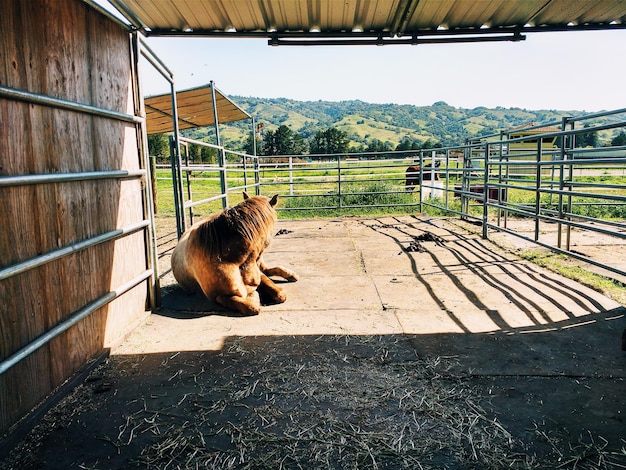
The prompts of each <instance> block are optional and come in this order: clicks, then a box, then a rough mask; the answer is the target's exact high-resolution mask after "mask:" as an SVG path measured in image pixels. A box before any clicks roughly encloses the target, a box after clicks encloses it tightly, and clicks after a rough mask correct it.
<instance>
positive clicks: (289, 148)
mask: <svg viewBox="0 0 626 470" xmlns="http://www.w3.org/2000/svg"><path fill="white" fill-rule="evenodd" d="M350 144H351V141H350V139H349V137H348V134H347V133H346V132H344V131H342V130H339V129H337V128H335V127H329V128H327V129H326V130H323V131H317V132H316V133H315V134H314V135H313V136H312V137H311V138H310V139H308V140H307V139H305V138H303V137H302V136H301V135H300V134H299V133H298V132H295V131H292V130H291V129H290V128H289V127H287V126H285V125H281V126H279V127H278V128H277V129H276V130H275V131H272V130H266V131H265V132H263V135H262V138H261V139H260V140H259V141H257V142H256V153H257V155H304V154H334V153H348V152H350V153H365V152H389V151H394V150H395V151H415V150H420V149H431V148H439V147H442V144H441V143H440V142H437V141H434V140H432V139H428V140H426V141H425V142H422V141H421V140H419V139H412V138H410V137H409V136H405V137H404V138H403V139H402V140H401V141H400V143H399V144H398V145H396V146H395V148H394V147H393V144H391V143H390V142H382V141H380V140H378V139H372V140H371V141H369V142H368V143H367V144H358V145H354V144H353V145H350ZM611 145H612V146H622V145H626V133H624V131H623V130H622V131H620V133H619V134H617V135H616V136H615V137H614V138H613V139H612V140H611ZM148 146H149V149H150V155H153V156H156V157H157V159H158V160H159V161H164V160H167V159H168V158H169V142H168V138H167V136H166V135H165V134H156V135H151V136H148ZM576 146H577V147H599V146H600V145H599V142H598V136H597V134H596V133H595V132H589V133H581V134H578V136H577V137H576ZM185 151H186V152H188V154H189V157H190V159H191V160H193V161H194V162H206V163H215V162H216V161H217V151H216V150H215V149H213V148H209V147H204V146H198V145H189V146H188V148H187V149H186V150H185ZM243 151H244V152H246V153H248V154H253V152H254V141H253V137H252V136H250V137H248V139H247V141H246V143H245V145H244V148H243Z"/></svg>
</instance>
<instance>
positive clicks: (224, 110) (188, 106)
mask: <svg viewBox="0 0 626 470" xmlns="http://www.w3.org/2000/svg"><path fill="white" fill-rule="evenodd" d="M211 88H212V85H211V84H208V85H204V86H201V87H197V88H191V89H189V90H183V91H178V92H176V108H177V113H178V128H179V130H184V129H193V128H196V127H207V126H212V125H215V116H216V115H217V120H218V122H219V123H220V124H224V123H228V122H235V121H241V120H243V119H252V116H250V114H248V113H247V112H245V111H244V110H243V109H241V108H240V107H239V106H237V105H236V104H235V103H234V102H232V101H231V100H230V99H229V98H228V97H227V96H226V95H224V94H223V93H222V92H221V91H219V90H218V89H216V88H215V87H213V91H214V92H215V106H214V103H213V92H212V90H211ZM145 108H146V128H147V133H148V135H151V134H162V133H165V132H173V131H174V114H173V112H172V94H171V93H166V94H163V95H157V96H149V97H147V98H146V99H145ZM216 111H217V113H216Z"/></svg>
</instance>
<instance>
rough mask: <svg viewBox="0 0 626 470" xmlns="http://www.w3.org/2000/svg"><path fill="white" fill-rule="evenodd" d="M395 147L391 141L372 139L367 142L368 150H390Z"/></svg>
mask: <svg viewBox="0 0 626 470" xmlns="http://www.w3.org/2000/svg"><path fill="white" fill-rule="evenodd" d="M392 149H393V144H392V143H391V142H383V141H381V140H379V139H372V140H370V141H369V142H368V143H367V148H366V149H365V151H366V152H389V151H390V150H392Z"/></svg>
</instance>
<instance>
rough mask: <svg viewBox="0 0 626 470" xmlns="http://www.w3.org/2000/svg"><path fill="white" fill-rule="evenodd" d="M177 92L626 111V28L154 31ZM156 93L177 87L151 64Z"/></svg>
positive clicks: (149, 89)
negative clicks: (486, 37) (318, 41)
mask: <svg viewBox="0 0 626 470" xmlns="http://www.w3.org/2000/svg"><path fill="white" fill-rule="evenodd" d="M147 43H148V44H149V45H150V47H151V48H152V49H153V50H154V51H155V53H157V55H158V56H159V57H160V58H161V59H162V60H163V61H164V62H165V63H166V64H167V65H168V67H169V68H170V70H172V71H173V72H174V77H175V81H176V89H177V90H183V89H186V88H192V87H196V86H200V85H204V84H206V83H209V81H211V80H213V81H214V82H215V85H216V87H217V88H219V89H220V90H221V91H222V92H223V93H225V94H226V95H230V96H232V95H239V96H254V97H260V98H281V97H282V98H291V99H296V100H303V101H317V100H324V101H342V100H362V101H366V102H369V103H398V104H412V105H418V106H427V105H431V104H433V103H434V102H437V101H445V102H446V103H448V104H449V105H452V106H455V107H458V108H475V107H478V106H486V107H489V108H492V107H496V106H502V107H505V108H509V107H519V108H526V109H532V110H539V109H554V110H578V111H587V112H593V111H600V110H604V109H607V110H612V109H619V108H626V60H625V57H626V30H622V31H587V32H576V33H575V32H563V33H534V34H527V37H526V40H525V41H521V42H517V43H513V42H502V43H482V44H480V43H478V44H477V43H472V44H435V45H419V46H408V45H396V46H382V47H377V46H307V47H303V46H300V47H298V46H279V47H270V46H268V45H267V39H238V38H233V39H215V38H189V39H187V38H184V39H181V38H149V39H148V40H147ZM143 76H144V80H143V86H144V91H145V93H146V94H147V95H153V94H159V93H164V92H167V91H169V88H168V87H169V85H168V84H167V82H165V80H164V79H162V78H160V77H159V76H158V75H156V74H155V73H154V72H153V71H152V70H151V66H149V65H144V67H143Z"/></svg>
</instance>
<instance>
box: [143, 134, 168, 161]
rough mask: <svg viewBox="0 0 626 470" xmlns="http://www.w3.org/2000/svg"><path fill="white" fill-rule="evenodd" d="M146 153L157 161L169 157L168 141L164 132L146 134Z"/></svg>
mask: <svg viewBox="0 0 626 470" xmlns="http://www.w3.org/2000/svg"><path fill="white" fill-rule="evenodd" d="M148 153H149V154H150V155H151V156H153V157H155V158H156V159H157V161H159V162H161V161H165V160H167V159H169V157H170V142H169V139H168V137H167V135H166V134H152V135H149V136H148Z"/></svg>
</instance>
